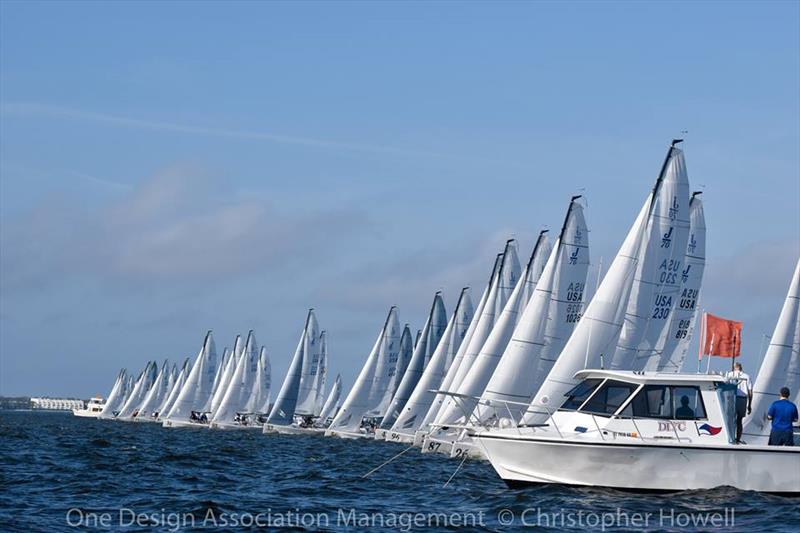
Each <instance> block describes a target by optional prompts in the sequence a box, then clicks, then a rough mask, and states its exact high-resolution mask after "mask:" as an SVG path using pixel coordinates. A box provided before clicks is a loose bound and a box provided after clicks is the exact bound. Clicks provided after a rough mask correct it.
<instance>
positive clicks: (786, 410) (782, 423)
mask: <svg viewBox="0 0 800 533" xmlns="http://www.w3.org/2000/svg"><path fill="white" fill-rule="evenodd" d="M789 393H790V391H789V388H788V387H783V388H782V389H781V399H780V400H777V401H774V402H772V405H770V406H769V411H767V418H768V419H770V420H772V430H771V431H770V432H769V445H770V446H793V445H794V435H792V423H793V422H797V406H796V405H795V404H793V403H792V402H790V401H789Z"/></svg>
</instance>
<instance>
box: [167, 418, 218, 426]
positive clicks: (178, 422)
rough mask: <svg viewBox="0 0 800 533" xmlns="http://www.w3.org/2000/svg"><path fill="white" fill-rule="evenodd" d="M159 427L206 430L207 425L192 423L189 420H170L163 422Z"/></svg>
mask: <svg viewBox="0 0 800 533" xmlns="http://www.w3.org/2000/svg"><path fill="white" fill-rule="evenodd" d="M161 425H162V426H163V427H165V428H201V429H205V428H208V424H202V423H200V422H192V421H190V420H174V419H171V418H168V419H166V420H164V421H163V422H162V423H161Z"/></svg>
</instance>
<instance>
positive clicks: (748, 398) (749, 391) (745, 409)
mask: <svg viewBox="0 0 800 533" xmlns="http://www.w3.org/2000/svg"><path fill="white" fill-rule="evenodd" d="M725 377H726V378H727V379H728V380H729V381H736V444H741V439H742V420H744V417H745V416H746V415H749V414H750V413H751V412H752V404H753V383H752V382H751V381H750V376H749V375H747V374H745V373H744V372H743V369H742V363H736V364H734V365H733V370H732V371H730V372H728V374H727V375H726V376H725Z"/></svg>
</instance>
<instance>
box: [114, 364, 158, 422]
mask: <svg viewBox="0 0 800 533" xmlns="http://www.w3.org/2000/svg"><path fill="white" fill-rule="evenodd" d="M157 374H158V365H157V364H156V362H155V361H148V362H147V365H145V367H144V370H143V371H142V373H141V375H140V376H139V379H138V380H137V381H136V385H134V386H133V391H132V392H131V395H130V396H129V397H128V400H127V401H126V402H125V405H123V406H122V407H121V408H120V410H119V414H118V415H117V420H125V421H130V420H131V419H133V418H134V417H135V416H136V414H137V413H138V412H139V406H140V405H141V404H142V402H143V401H144V399H145V397H146V396H147V393H148V391H149V390H150V387H152V385H153V383H154V382H155V379H156V375H157Z"/></svg>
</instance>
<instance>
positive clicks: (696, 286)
mask: <svg viewBox="0 0 800 533" xmlns="http://www.w3.org/2000/svg"><path fill="white" fill-rule="evenodd" d="M699 194H700V193H699V192H696V193H694V194H693V195H692V199H691V200H689V241H688V243H687V244H686V257H685V259H684V262H683V264H684V266H683V267H682V268H681V289H680V290H681V292H680V296H679V298H678V301H677V302H676V304H675V307H674V311H673V312H672V313H671V317H670V325H669V327H668V328H667V329H665V330H664V332H663V335H662V339H661V340H660V341H659V343H658V348H657V349H656V350H655V351H654V353H653V356H652V357H650V358H649V359H648V360H647V364H646V365H645V366H644V369H645V370H654V371H656V372H680V370H681V367H682V366H683V361H684V359H686V352H687V351H688V350H689V342H690V341H691V340H692V333H694V323H695V318H696V316H697V302H698V300H699V298H700V287H701V286H702V284H703V272H704V271H705V266H706V221H705V214H704V213H703V202H702V201H701V200H700V198H699V197H698V195H699Z"/></svg>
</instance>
